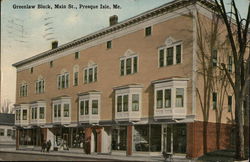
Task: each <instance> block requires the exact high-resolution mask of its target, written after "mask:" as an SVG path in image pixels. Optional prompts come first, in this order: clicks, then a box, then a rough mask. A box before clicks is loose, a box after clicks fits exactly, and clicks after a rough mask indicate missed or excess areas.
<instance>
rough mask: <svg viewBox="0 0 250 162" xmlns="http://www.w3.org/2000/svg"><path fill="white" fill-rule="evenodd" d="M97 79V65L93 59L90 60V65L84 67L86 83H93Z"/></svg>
mask: <svg viewBox="0 0 250 162" xmlns="http://www.w3.org/2000/svg"><path fill="white" fill-rule="evenodd" d="M96 81H97V65H96V64H95V63H94V62H93V61H89V63H88V66H87V67H85V68H84V83H85V84H87V83H92V82H96Z"/></svg>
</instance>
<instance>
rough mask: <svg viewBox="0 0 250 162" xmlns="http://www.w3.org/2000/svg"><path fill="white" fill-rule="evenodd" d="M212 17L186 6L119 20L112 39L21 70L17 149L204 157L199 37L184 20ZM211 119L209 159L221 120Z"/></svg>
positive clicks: (57, 51) (45, 56)
mask: <svg viewBox="0 0 250 162" xmlns="http://www.w3.org/2000/svg"><path fill="white" fill-rule="evenodd" d="M212 7H213V5H212V4H211V3H209V2H206V1H202V0H201V1H192V0H190V1H184V0H180V1H173V2H171V3H167V4H165V5H163V6H160V7H158V8H155V9H153V10H150V11H147V12H145V13H142V14H140V15H138V16H135V17H133V18H130V19H128V20H125V21H122V22H120V23H118V22H117V20H118V18H117V16H112V17H110V26H109V27H107V28H105V29H102V30H100V31H97V32H95V33H93V34H90V35H87V36H85V37H82V38H80V39H76V40H75V41H72V42H69V43H67V44H64V45H61V46H57V42H54V43H53V45H52V47H53V48H52V49H51V50H49V51H46V52H44V53H41V54H39V55H36V56H33V57H31V58H28V59H26V60H23V61H20V62H18V63H15V64H14V65H13V66H15V67H16V68H17V84H16V86H17V91H16V96H17V97H16V105H15V109H16V120H15V121H16V123H15V125H16V127H17V149H18V148H20V147H22V146H25V145H31V146H41V144H42V143H43V142H44V141H48V140H51V141H52V148H53V149H54V150H63V149H69V150H72V148H79V149H84V151H85V152H86V153H95V152H97V153H112V154H124V155H136V154H149V155H161V152H162V151H166V152H169V153H173V154H175V155H183V156H187V157H197V156H200V155H202V154H203V134H202V132H203V130H202V128H203V121H204V120H203V116H202V109H201V105H200V104H199V98H198V96H197V93H196V89H197V88H201V87H202V86H201V85H202V82H201V81H200V80H198V79H197V77H198V74H197V68H198V63H197V32H196V30H197V29H196V21H195V16H192V17H190V16H187V15H188V14H190V13H191V14H194V15H196V16H197V15H202V16H204V17H205V18H206V19H208V21H209V19H210V17H211V9H212ZM201 89H202V88H201ZM213 101H214V100H213ZM211 102H212V101H211ZM225 106H226V107H227V106H228V105H227V104H225ZM232 111H233V110H232ZM210 112H211V116H212V117H211V118H210V120H209V122H208V134H207V136H208V137H209V142H208V143H209V144H208V150H210V151H212V150H215V149H216V146H215V144H214V143H215V140H216V138H215V128H216V120H215V118H214V116H215V115H214V110H213V109H212V108H211V110H210ZM228 118H231V113H230V112H228V111H225V113H224V114H223V116H222V121H221V136H220V138H221V139H220V143H221V148H228V147H229V146H230V133H231V124H229V123H228V121H227V119H228Z"/></svg>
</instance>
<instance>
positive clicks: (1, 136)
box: [0, 113, 16, 145]
mask: <svg viewBox="0 0 250 162" xmlns="http://www.w3.org/2000/svg"><path fill="white" fill-rule="evenodd" d="M14 125H15V114H7V113H0V145H14V144H15V143H16V137H15V134H16V133H15V127H14Z"/></svg>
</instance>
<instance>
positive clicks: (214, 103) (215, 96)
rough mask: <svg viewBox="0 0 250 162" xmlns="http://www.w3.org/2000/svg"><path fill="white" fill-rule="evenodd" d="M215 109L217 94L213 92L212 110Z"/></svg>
mask: <svg viewBox="0 0 250 162" xmlns="http://www.w3.org/2000/svg"><path fill="white" fill-rule="evenodd" d="M216 108H217V93H215V92H213V109H216Z"/></svg>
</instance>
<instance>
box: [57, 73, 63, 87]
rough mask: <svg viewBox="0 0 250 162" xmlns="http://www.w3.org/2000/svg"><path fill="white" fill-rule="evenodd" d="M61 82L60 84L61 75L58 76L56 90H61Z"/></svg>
mask: <svg viewBox="0 0 250 162" xmlns="http://www.w3.org/2000/svg"><path fill="white" fill-rule="evenodd" d="M61 82H62V78H61V75H58V82H57V88H58V89H60V88H61Z"/></svg>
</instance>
